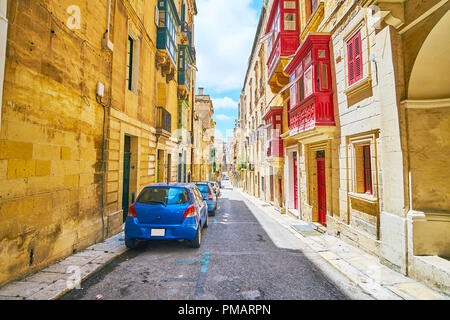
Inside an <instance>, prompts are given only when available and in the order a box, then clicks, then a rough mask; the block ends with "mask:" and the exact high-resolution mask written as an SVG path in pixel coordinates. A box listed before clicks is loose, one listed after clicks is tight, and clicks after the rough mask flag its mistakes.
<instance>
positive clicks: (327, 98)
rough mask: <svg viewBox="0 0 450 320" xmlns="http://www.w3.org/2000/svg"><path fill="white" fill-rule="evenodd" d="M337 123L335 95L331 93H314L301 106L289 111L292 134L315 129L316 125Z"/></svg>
mask: <svg viewBox="0 0 450 320" xmlns="http://www.w3.org/2000/svg"><path fill="white" fill-rule="evenodd" d="M335 125H336V124H335V121H334V110H333V97H332V95H331V94H327V95H316V94H314V95H313V96H312V97H311V98H309V99H307V100H306V101H305V102H304V103H302V104H301V105H300V106H299V107H296V108H294V109H293V110H291V111H289V129H290V132H291V135H294V134H297V133H300V132H304V131H307V130H310V129H313V128H314V127H316V126H335Z"/></svg>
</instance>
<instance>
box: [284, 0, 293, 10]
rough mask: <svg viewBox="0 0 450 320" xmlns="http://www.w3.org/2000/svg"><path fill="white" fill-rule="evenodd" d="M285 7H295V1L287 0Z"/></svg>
mask: <svg viewBox="0 0 450 320" xmlns="http://www.w3.org/2000/svg"><path fill="white" fill-rule="evenodd" d="M284 8H285V9H295V1H285V2H284Z"/></svg>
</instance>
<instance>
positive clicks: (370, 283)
mask: <svg viewBox="0 0 450 320" xmlns="http://www.w3.org/2000/svg"><path fill="white" fill-rule="evenodd" d="M234 190H237V191H238V192H240V194H241V195H242V196H243V197H244V198H247V199H248V200H249V201H251V202H252V203H253V204H254V205H255V206H257V207H258V208H259V209H260V210H261V211H262V212H264V213H265V214H266V215H268V216H270V217H271V218H272V219H274V220H275V221H277V222H278V223H279V224H280V225H282V226H283V227H284V228H286V229H287V230H288V231H289V232H291V233H292V234H294V235H295V236H296V237H297V238H298V239H299V240H301V241H303V242H304V243H306V244H307V245H308V246H309V247H310V248H311V249H312V250H313V251H315V252H316V253H318V254H319V255H320V256H321V257H322V258H323V259H324V260H325V261H327V262H328V263H329V264H330V265H332V266H333V267H334V268H335V269H336V270H338V271H339V272H340V273H342V274H343V275H344V276H346V277H347V278H348V279H349V280H350V281H352V282H353V283H355V284H356V285H358V286H359V287H360V288H361V289H362V290H363V291H364V292H365V293H366V294H368V295H370V296H371V297H373V298H374V299H376V300H448V299H449V297H448V296H446V295H444V294H442V293H440V292H437V291H435V290H433V289H430V288H428V287H427V286H425V285H424V284H422V283H420V282H417V281H415V280H413V279H411V278H408V277H406V276H404V275H402V274H400V273H398V272H395V271H393V270H392V269H390V268H388V267H386V266H385V265H383V264H381V263H380V262H379V261H378V259H377V258H376V257H374V256H372V255H370V254H368V253H366V252H364V251H362V250H361V249H358V248H356V247H353V246H351V245H349V244H347V243H346V242H344V241H342V240H340V239H338V238H336V237H333V236H330V235H327V234H323V233H320V232H318V231H316V230H315V228H314V227H313V226H311V225H310V224H309V223H307V222H304V221H302V220H299V219H296V218H295V217H293V216H292V215H290V214H281V213H280V212H279V211H277V210H276V209H275V208H274V207H273V206H269V205H268V204H267V203H266V202H264V201H262V200H260V199H257V198H255V197H253V196H251V195H249V194H247V193H245V192H243V190H242V189H237V188H235V189H234Z"/></svg>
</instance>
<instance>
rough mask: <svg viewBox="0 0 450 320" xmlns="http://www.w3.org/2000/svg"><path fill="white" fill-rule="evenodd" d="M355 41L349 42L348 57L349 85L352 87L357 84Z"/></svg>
mask: <svg viewBox="0 0 450 320" xmlns="http://www.w3.org/2000/svg"><path fill="white" fill-rule="evenodd" d="M353 48H354V45H353V39H351V40H350V41H349V42H347V52H348V54H347V57H348V61H347V64H348V83H349V84H350V85H351V84H353V83H354V82H355V60H354V59H355V54H354V49H353Z"/></svg>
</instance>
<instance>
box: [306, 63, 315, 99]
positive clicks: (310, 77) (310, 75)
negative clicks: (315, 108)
mask: <svg viewBox="0 0 450 320" xmlns="http://www.w3.org/2000/svg"><path fill="white" fill-rule="evenodd" d="M312 71H313V69H312V67H309V69H308V70H306V72H305V79H304V81H305V97H307V96H309V95H310V94H312V93H313V72H312Z"/></svg>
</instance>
